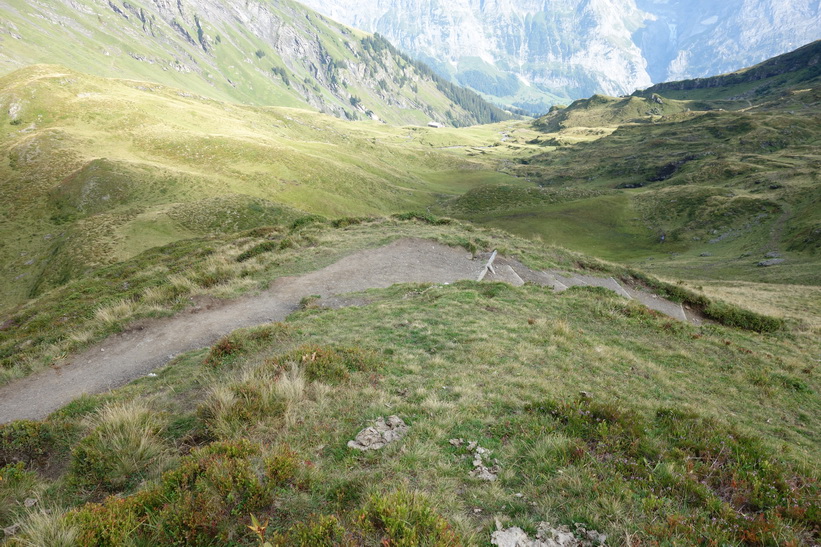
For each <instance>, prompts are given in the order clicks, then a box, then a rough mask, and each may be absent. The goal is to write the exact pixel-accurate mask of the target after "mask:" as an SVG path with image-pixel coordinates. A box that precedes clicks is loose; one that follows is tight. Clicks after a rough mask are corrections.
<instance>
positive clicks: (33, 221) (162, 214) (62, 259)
mask: <svg viewBox="0 0 821 547" xmlns="http://www.w3.org/2000/svg"><path fill="white" fill-rule="evenodd" d="M0 104H1V105H2V108H0V149H2V157H3V158H4V160H3V161H2V162H0V197H2V204H0V211H2V217H1V218H2V221H1V222H2V224H0V242H2V243H0V245H2V247H0V256H2V259H0V263H2V266H0V277H2V279H3V281H4V282H3V283H2V296H1V297H0V300H2V301H6V302H12V301H19V299H20V298H21V297H25V296H28V295H31V294H36V293H38V292H39V291H41V290H42V288H44V287H47V286H51V285H53V284H54V283H60V282H64V281H66V280H68V279H70V278H72V277H73V276H75V275H77V274H79V273H80V272H82V271H83V270H84V269H86V268H88V267H90V266H93V265H95V264H101V263H107V262H111V261H113V260H120V259H123V258H126V257H129V256H133V255H134V254H135V253H137V252H140V251H143V250H145V249H147V248H150V247H152V246H154V245H157V244H163V243H168V242H171V241H176V240H179V239H182V238H186V237H190V236H192V235H197V234H200V235H201V234H207V233H212V232H223V233H224V232H231V231H235V230H240V229H244V228H251V227H253V226H259V225H265V224H272V223H278V222H280V221H288V220H293V219H294V218H295V217H296V216H299V215H304V214H307V213H311V214H318V215H323V216H328V217H336V216H345V215H361V214H388V213H392V212H397V211H404V210H410V209H422V210H424V208H425V207H427V206H428V205H430V204H432V203H433V202H434V201H436V200H437V199H440V197H441V196H453V195H457V194H460V193H462V192H465V191H467V190H468V189H469V188H471V187H472V186H474V185H476V184H482V183H494V184H497V183H513V184H517V182H516V181H515V179H513V178H512V177H510V176H507V175H503V174H501V173H498V172H496V171H495V168H496V165H497V164H498V158H508V159H509V158H513V157H518V156H521V155H523V154H527V153H528V150H530V149H531V148H532V147H531V146H530V145H527V144H524V139H525V137H524V136H521V137H519V136H516V135H515V134H516V132H517V129H516V128H517V126H516V125H515V124H514V125H511V124H512V123H513V122H507V123H502V124H497V125H490V126H479V127H476V128H467V129H465V130H460V131H457V130H454V129H447V128H442V129H431V128H427V127H424V128H422V127H412V126H409V127H394V126H388V125H384V124H381V123H377V122H359V123H352V122H343V121H341V120H338V119H336V118H333V117H330V116H324V115H321V114H317V113H312V112H309V111H307V110H298V109H287V108H261V107H249V106H239V105H235V104H231V103H223V102H218V101H213V100H209V99H205V98H202V97H194V96H191V94H190V93H188V92H184V91H180V90H177V89H173V88H166V87H162V86H159V85H156V84H148V83H145V82H137V81H131V80H108V79H102V78H97V77H93V76H87V75H83V74H80V73H77V72H73V71H71V70H67V69H64V68H61V67H56V66H50V65H49V66H45V65H42V66H36V67H32V68H28V69H24V70H21V71H18V72H15V73H13V74H11V75H8V76H6V77H4V78H2V79H0ZM519 131H520V132H523V133H524V134H525V135H530V134H532V131H529V130H527V129H522V130H519ZM511 134H513V136H512V137H511ZM503 135H507V136H505V137H504V141H505V142H503Z"/></svg>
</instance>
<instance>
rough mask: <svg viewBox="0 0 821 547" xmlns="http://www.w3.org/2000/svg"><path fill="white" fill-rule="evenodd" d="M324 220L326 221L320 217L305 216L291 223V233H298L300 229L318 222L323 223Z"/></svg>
mask: <svg viewBox="0 0 821 547" xmlns="http://www.w3.org/2000/svg"><path fill="white" fill-rule="evenodd" d="M324 220H325V219H324V218H322V217H321V216H319V215H307V216H304V217H299V218H298V219H296V220H295V221H293V222H292V223H291V231H292V232H296V231H297V230H299V229H300V228H304V227H305V226H308V225H309V224H315V223H318V222H323V221H324Z"/></svg>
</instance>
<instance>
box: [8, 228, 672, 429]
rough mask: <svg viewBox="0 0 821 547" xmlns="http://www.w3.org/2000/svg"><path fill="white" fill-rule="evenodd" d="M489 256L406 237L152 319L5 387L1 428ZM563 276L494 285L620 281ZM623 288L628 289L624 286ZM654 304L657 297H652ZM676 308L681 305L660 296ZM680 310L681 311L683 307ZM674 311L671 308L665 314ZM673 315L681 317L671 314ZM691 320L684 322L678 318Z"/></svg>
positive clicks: (466, 273) (507, 262)
mask: <svg viewBox="0 0 821 547" xmlns="http://www.w3.org/2000/svg"><path fill="white" fill-rule="evenodd" d="M486 260H487V257H485V258H484V259H483V258H482V257H479V258H478V259H476V260H474V259H473V257H472V256H471V255H470V254H469V253H467V252H466V251H465V250H464V249H459V248H453V247H447V246H445V245H441V244H438V243H434V242H432V241H427V240H421V239H402V240H398V241H395V242H393V243H391V244H390V245H387V246H385V247H380V248H377V249H369V250H365V251H359V252H357V253H354V254H352V255H350V256H347V257H345V258H343V259H341V260H339V261H338V262H336V263H335V264H332V265H330V266H328V267H326V268H323V269H321V270H317V271H315V272H311V273H308V274H305V275H302V276H299V277H283V278H280V279H277V280H276V281H275V282H274V283H272V285H271V287H270V288H269V289H267V290H265V291H263V292H262V293H260V294H255V295H249V296H245V297H242V298H238V299H235V300H229V301H219V302H217V303H216V304H213V305H210V306H205V307H195V308H192V309H190V310H187V311H185V312H182V313H180V314H178V315H176V316H173V317H168V318H163V319H159V320H151V321H147V322H145V324H144V325H142V326H135V327H131V328H130V329H128V330H127V331H125V332H123V333H120V334H117V335H115V336H111V337H109V338H108V339H106V340H104V341H103V342H100V343H99V344H96V345H94V346H92V347H91V348H89V349H87V350H85V351H84V352H82V353H80V354H77V355H75V356H73V357H72V358H70V359H69V361H68V362H66V363H64V364H62V365H61V366H60V367H54V368H49V369H46V370H43V371H40V372H38V373H35V374H32V375H31V376H28V377H26V378H22V379H20V380H17V381H14V382H12V383H10V384H7V385H5V386H3V387H1V388H0V423H6V422H10V421H13V420H22V419H29V420H33V419H43V418H45V417H46V416H48V415H49V414H50V413H52V412H54V411H55V410H58V409H59V408H62V407H63V406H65V405H66V404H68V403H69V402H71V401H72V400H74V399H76V398H77V397H80V396H81V395H84V394H93V393H101V392H104V391H108V390H110V389H114V388H116V387H119V386H121V385H124V384H126V383H128V382H130V381H131V380H134V379H136V378H139V377H142V376H145V375H146V374H148V373H149V372H150V371H152V370H153V369H155V368H157V367H160V366H162V365H164V364H166V363H167V362H168V361H169V360H170V359H172V358H173V357H175V356H176V355H179V354H181V353H184V352H187V351H190V350H193V349H198V348H203V347H207V346H210V345H212V344H213V343H214V342H215V341H216V340H217V339H218V338H220V337H221V336H224V335H225V334H228V333H230V332H232V331H234V330H236V329H238V328H242V327H250V326H254V325H259V324H263V323H270V322H274V321H282V320H284V319H285V318H286V317H287V316H288V314H290V313H291V312H292V311H294V310H295V309H297V307H298V306H299V302H300V300H301V299H302V298H303V297H305V296H308V295H319V296H321V297H323V298H328V297H332V296H335V295H340V294H345V293H350V292H356V291H363V290H365V289H371V288H385V287H389V286H391V285H394V284H397V283H413V282H419V283H421V282H427V283H453V282H456V281H459V280H464V279H473V280H475V279H476V278H477V276H478V275H479V274H480V272H481V271H482V270H483V267H484V264H485V262H486ZM567 275H568V277H561V278H560V276H559V274H556V273H551V272H534V271H533V270H530V269H529V268H527V267H525V266H523V265H522V264H521V263H519V262H518V261H515V260H511V259H505V258H502V257H500V258H499V259H498V260H497V267H496V268H495V273H493V274H491V275H488V276H487V277H486V278H485V279H486V280H488V281H505V282H509V283H512V284H514V285H521V284H523V283H524V282H525V280H526V281H531V282H534V283H538V284H540V285H549V286H552V287H553V289H554V290H557V291H561V290H564V289H566V288H567V287H568V286H569V285H568V284H570V285H572V284H576V285H579V284H582V285H584V284H586V285H592V284H601V283H604V285H601V286H607V287H608V288H611V289H613V290H616V292H617V293H619V294H621V293H622V292H624V294H623V295H622V296H627V297H630V296H631V295H630V294H628V293H627V292H626V291H625V290H624V289H623V288H622V289H621V291H619V290H618V289H616V288H615V287H614V286H612V285H610V283H611V281H612V282H613V283H616V285H618V283H617V282H615V280H612V278H608V279H606V278H594V277H588V276H574V275H572V274H567ZM618 287H619V288H621V286H620V285H619V286H618ZM644 294H645V295H647V297H648V298H651V296H650V295H649V293H644ZM654 301H658V302H665V303H667V304H669V306H673V307H675V306H679V305H678V304H673V303H671V302H668V301H666V300H663V299H660V298H657V297H656V298H655V300H654ZM679 309H680V306H679ZM659 311H662V312H663V313H668V312H666V311H664V310H659ZM674 311H675V310H674ZM668 315H671V316H674V315H673V314H671V313H668ZM676 318H678V319H683V317H676Z"/></svg>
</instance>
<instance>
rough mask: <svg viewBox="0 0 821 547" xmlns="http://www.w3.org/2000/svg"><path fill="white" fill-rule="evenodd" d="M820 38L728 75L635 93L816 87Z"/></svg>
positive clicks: (747, 93)
mask: <svg viewBox="0 0 821 547" xmlns="http://www.w3.org/2000/svg"><path fill="white" fill-rule="evenodd" d="M819 62H821V40H818V41H815V42H812V43H810V44H807V45H805V46H803V47H800V48H798V49H796V50H795V51H791V52H789V53H785V54H784V55H779V56H778V57H774V58H772V59H768V60H766V61H764V62H763V63H759V64H757V65H755V66H752V67H748V68H745V69H743V70H739V71H736V72H731V73H729V74H722V75H720V76H713V77H710V78H696V79H694V80H682V81H679V82H665V83H662V84H656V85H654V86H652V87H650V88H648V89H646V90H644V91H638V92H636V93H635V95H642V96H650V95H652V94H653V93H660V94H662V95H664V96H665V97H670V98H674V99H731V100H738V99H753V100H760V99H761V98H762V97H770V98H774V97H777V96H778V95H779V93H780V92H781V91H783V90H784V89H785V88H799V89H806V88H808V87H817V86H818V84H819V81H820V80H821V65H819Z"/></svg>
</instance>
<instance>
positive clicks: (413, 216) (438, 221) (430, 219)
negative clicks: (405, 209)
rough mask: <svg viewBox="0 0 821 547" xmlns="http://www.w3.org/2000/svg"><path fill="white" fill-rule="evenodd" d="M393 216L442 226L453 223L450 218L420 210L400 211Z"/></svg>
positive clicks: (398, 218)
mask: <svg viewBox="0 0 821 547" xmlns="http://www.w3.org/2000/svg"><path fill="white" fill-rule="evenodd" d="M393 218H395V219H397V220H404V221H408V220H418V221H419V222H424V223H425V224H431V225H433V226H441V225H445V224H451V223H452V222H453V221H452V220H451V219H449V218H439V217H435V216H433V215H432V214H430V213H420V212H409V213H398V214H396V215H393Z"/></svg>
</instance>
